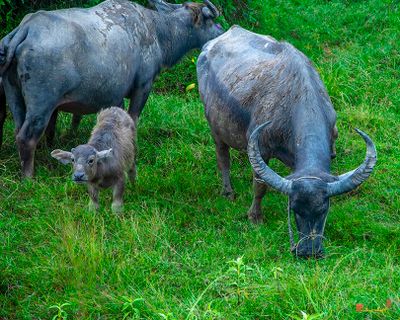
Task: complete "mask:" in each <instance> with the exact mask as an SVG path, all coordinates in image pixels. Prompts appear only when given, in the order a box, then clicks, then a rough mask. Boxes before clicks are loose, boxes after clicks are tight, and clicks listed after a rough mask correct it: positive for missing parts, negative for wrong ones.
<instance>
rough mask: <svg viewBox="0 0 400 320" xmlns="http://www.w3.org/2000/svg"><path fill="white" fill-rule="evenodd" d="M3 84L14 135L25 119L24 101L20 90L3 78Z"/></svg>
mask: <svg viewBox="0 0 400 320" xmlns="http://www.w3.org/2000/svg"><path fill="white" fill-rule="evenodd" d="M3 85H4V89H5V91H6V92H7V104H8V107H9V108H10V111H11V114H12V116H13V119H14V124H15V135H17V134H18V132H19V130H20V129H21V127H22V125H23V123H24V121H25V109H26V108H25V101H24V98H23V96H22V94H21V91H20V90H19V89H18V88H16V87H15V86H12V85H10V84H9V83H8V81H5V80H4V78H3ZM4 106H5V105H4Z"/></svg>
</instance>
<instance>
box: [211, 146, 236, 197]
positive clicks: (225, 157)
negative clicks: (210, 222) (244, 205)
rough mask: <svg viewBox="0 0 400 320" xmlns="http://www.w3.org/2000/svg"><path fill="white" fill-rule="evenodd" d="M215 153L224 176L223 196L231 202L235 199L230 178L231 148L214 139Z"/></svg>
mask: <svg viewBox="0 0 400 320" xmlns="http://www.w3.org/2000/svg"><path fill="white" fill-rule="evenodd" d="M214 141H215V152H216V154H217V163H218V169H219V171H220V172H221V175H222V195H223V196H224V197H227V198H228V199H230V200H234V199H235V193H234V191H233V189H232V185H231V178H230V167H231V160H230V157H229V146H228V145H227V144H225V143H224V142H222V141H219V140H217V139H214Z"/></svg>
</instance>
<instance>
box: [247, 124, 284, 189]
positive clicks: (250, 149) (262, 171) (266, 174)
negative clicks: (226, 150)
mask: <svg viewBox="0 0 400 320" xmlns="http://www.w3.org/2000/svg"><path fill="white" fill-rule="evenodd" d="M270 123H271V121H267V122H265V123H264V124H262V125H260V126H258V127H257V128H256V129H255V130H254V131H253V133H252V134H251V136H250V138H249V142H248V145H247V153H248V155H249V160H250V163H251V166H252V167H253V169H254V171H255V172H256V173H257V175H258V176H259V177H260V178H261V179H262V180H263V181H264V182H265V183H267V184H268V185H270V186H271V187H272V188H274V189H277V190H279V191H280V192H283V193H284V194H289V193H290V190H291V189H292V181H290V180H288V179H285V178H282V177H281V176H280V175H279V174H277V173H276V172H275V171H274V170H272V169H271V168H270V167H268V166H267V164H266V163H265V162H264V160H263V158H262V157H261V154H260V148H259V146H258V137H259V135H260V131H261V129H262V128H264V127H265V126H266V125H268V124H270Z"/></svg>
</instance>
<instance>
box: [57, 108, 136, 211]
mask: <svg viewBox="0 0 400 320" xmlns="http://www.w3.org/2000/svg"><path fill="white" fill-rule="evenodd" d="M134 137H135V123H134V122H133V120H132V118H131V117H130V116H129V115H128V114H127V113H126V112H125V111H124V110H122V109H120V108H118V107H111V108H108V109H105V110H103V111H101V112H100V113H99V115H98V117H97V124H96V126H95V127H94V129H93V131H92V135H91V137H90V139H89V142H88V143H87V144H82V145H79V146H77V147H76V148H73V149H72V150H71V152H68V151H63V150H59V149H57V150H53V151H52V152H51V156H52V157H53V158H55V159H57V160H58V161H60V162H61V163H62V164H68V163H72V164H73V168H74V173H73V174H72V180H73V181H74V182H76V183H87V185H88V191H89V196H90V202H89V208H90V209H92V210H93V209H95V210H97V209H98V207H99V202H98V194H99V189H100V188H103V189H104V188H109V187H112V188H113V203H112V210H113V212H116V213H118V212H121V211H122V203H123V200H122V196H123V193H124V188H125V172H126V171H128V172H129V176H130V178H131V180H134V177H135V173H136V172H135V165H134V156H135V148H134Z"/></svg>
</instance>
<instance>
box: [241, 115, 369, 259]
mask: <svg viewBox="0 0 400 320" xmlns="http://www.w3.org/2000/svg"><path fill="white" fill-rule="evenodd" d="M268 123H269V122H266V123H264V124H262V125H261V126H259V127H258V128H256V129H255V130H254V132H253V133H252V134H251V136H250V138H249V143H248V149H247V151H248V155H249V160H250V163H251V165H252V167H253V169H254V171H255V172H256V174H257V175H258V177H259V178H260V179H261V180H262V181H263V182H264V183H266V184H268V185H269V186H271V187H272V188H274V189H277V190H279V191H281V192H282V193H284V194H286V195H288V196H289V205H288V219H289V233H290V236H291V242H292V243H291V245H292V251H293V252H294V253H295V254H296V255H297V256H299V257H305V258H308V257H321V256H322V255H323V246H322V240H323V234H324V228H325V222H326V218H327V215H328V210H329V198H330V197H332V196H335V195H339V194H342V193H345V192H349V191H351V190H353V189H355V188H356V187H357V186H358V185H360V184H361V183H363V182H364V181H365V180H366V179H367V178H368V177H369V175H370V174H371V172H372V169H373V168H374V166H375V163H376V149H375V145H374V143H373V142H372V140H371V139H370V138H369V137H368V135H367V134H365V133H364V132H362V131H361V130H358V129H356V131H357V132H358V133H359V134H360V135H361V137H362V138H363V139H364V141H365V143H366V145H367V154H366V157H365V160H364V162H363V163H362V164H361V165H360V166H359V167H358V168H357V169H355V170H353V171H350V172H348V173H345V174H343V175H340V176H338V177H334V176H331V175H330V174H327V173H325V172H321V173H320V174H313V175H310V176H308V175H303V176H300V177H299V176H297V175H292V176H291V177H288V178H283V177H281V176H280V175H278V174H277V173H276V172H275V171H273V170H272V169H271V168H269V167H268V166H267V164H266V163H265V162H264V160H263V158H262V157H261V153H260V149H259V146H258V137H259V135H260V131H261V129H262V128H264V127H265V126H266V125H268ZM291 211H293V212H294V216H295V221H296V227H297V231H298V235H299V241H298V243H297V244H294V242H293V239H292V231H291V227H290V212H291Z"/></svg>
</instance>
